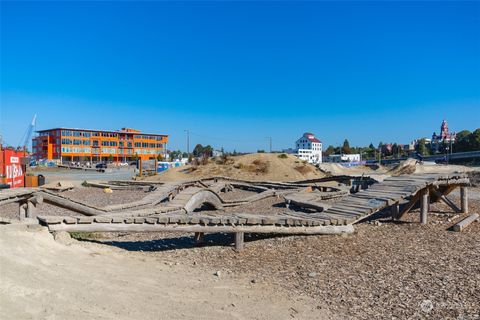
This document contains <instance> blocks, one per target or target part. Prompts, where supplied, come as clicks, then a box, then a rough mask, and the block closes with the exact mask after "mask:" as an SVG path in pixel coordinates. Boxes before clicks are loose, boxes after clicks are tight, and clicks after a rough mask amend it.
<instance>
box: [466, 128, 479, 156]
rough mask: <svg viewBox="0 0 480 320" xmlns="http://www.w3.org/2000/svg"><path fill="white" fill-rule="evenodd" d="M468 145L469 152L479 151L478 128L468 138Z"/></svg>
mask: <svg viewBox="0 0 480 320" xmlns="http://www.w3.org/2000/svg"><path fill="white" fill-rule="evenodd" d="M468 140H469V141H468V144H469V146H470V151H479V150H480V128H478V129H476V130H475V131H473V132H472V133H471V134H470V136H469V138H468Z"/></svg>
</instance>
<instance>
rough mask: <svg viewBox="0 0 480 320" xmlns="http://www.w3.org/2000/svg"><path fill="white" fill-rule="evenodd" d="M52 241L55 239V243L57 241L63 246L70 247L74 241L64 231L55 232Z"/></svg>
mask: <svg viewBox="0 0 480 320" xmlns="http://www.w3.org/2000/svg"><path fill="white" fill-rule="evenodd" d="M53 239H55V241H57V242H59V243H61V244H65V245H70V244H72V243H73V241H74V240H73V239H72V237H71V236H70V233H68V232H66V231H59V232H55V233H54V234H53Z"/></svg>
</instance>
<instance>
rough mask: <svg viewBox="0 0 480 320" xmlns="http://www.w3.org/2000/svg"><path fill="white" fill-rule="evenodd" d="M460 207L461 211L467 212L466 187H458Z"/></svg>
mask: <svg viewBox="0 0 480 320" xmlns="http://www.w3.org/2000/svg"><path fill="white" fill-rule="evenodd" d="M460 207H461V209H460V210H461V211H462V212H463V213H468V189H467V187H460Z"/></svg>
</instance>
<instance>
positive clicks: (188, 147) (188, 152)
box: [183, 130, 190, 156]
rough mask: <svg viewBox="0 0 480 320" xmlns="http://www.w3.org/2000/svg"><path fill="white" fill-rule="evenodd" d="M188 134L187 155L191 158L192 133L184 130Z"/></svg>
mask: <svg viewBox="0 0 480 320" xmlns="http://www.w3.org/2000/svg"><path fill="white" fill-rule="evenodd" d="M183 131H184V132H185V133H186V134H187V155H188V156H190V131H189V130H183Z"/></svg>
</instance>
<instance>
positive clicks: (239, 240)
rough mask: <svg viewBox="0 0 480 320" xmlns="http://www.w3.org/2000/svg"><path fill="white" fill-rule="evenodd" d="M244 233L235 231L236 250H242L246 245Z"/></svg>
mask: <svg viewBox="0 0 480 320" xmlns="http://www.w3.org/2000/svg"><path fill="white" fill-rule="evenodd" d="M244 238H245V236H244V233H243V232H235V250H236V251H241V250H242V249H243V245H244Z"/></svg>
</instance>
